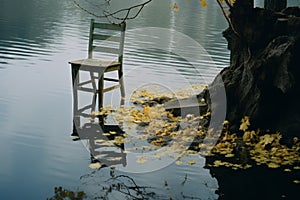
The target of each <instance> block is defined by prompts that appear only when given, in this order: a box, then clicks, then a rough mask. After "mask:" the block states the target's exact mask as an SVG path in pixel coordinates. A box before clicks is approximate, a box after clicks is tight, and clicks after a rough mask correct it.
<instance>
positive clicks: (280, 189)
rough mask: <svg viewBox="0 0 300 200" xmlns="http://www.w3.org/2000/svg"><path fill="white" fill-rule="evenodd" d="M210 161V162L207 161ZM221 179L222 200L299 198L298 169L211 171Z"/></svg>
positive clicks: (220, 197) (264, 168)
mask: <svg viewBox="0 0 300 200" xmlns="http://www.w3.org/2000/svg"><path fill="white" fill-rule="evenodd" d="M208 162H210V161H208ZM210 173H211V174H212V176H213V177H215V178H216V179H217V180H218V184H219V188H218V192H217V193H218V194H219V199H220V200H223V199H224V200H225V199H226V200H227V199H228V200H230V199H249V200H250V199H291V200H293V199H299V196H300V185H299V182H298V180H299V179H300V172H299V170H293V171H291V172H285V171H284V168H280V169H270V168H267V167H265V166H254V167H252V168H250V169H246V170H237V171H236V170H232V169H229V168H222V167H220V168H212V169H210Z"/></svg>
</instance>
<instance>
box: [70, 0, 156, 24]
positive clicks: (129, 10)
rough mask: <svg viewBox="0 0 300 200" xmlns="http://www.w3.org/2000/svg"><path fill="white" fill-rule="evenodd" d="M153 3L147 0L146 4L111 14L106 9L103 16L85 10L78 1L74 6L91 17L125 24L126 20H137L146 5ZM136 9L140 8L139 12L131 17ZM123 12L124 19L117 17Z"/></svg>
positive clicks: (107, 0)
mask: <svg viewBox="0 0 300 200" xmlns="http://www.w3.org/2000/svg"><path fill="white" fill-rule="evenodd" d="M85 1H86V2H88V1H87V0H85ZM151 1H152V0H147V1H145V2H144V3H140V4H137V5H134V6H131V7H129V8H123V9H120V10H117V11H114V12H110V11H108V10H106V9H104V10H103V11H102V14H101V15H98V14H95V13H93V12H91V11H89V10H88V9H86V8H84V7H83V6H81V5H80V4H79V3H78V2H77V0H73V2H74V4H75V5H76V6H77V7H79V8H80V9H81V10H83V11H85V12H87V13H89V14H90V15H93V16H95V17H98V18H106V19H107V20H108V21H110V19H109V18H113V19H116V20H119V21H121V22H120V23H123V22H125V21H126V20H130V19H135V18H136V17H137V16H138V15H139V14H140V13H141V11H142V9H143V8H144V7H145V5H147V4H149V3H150V2H151ZM106 2H107V6H109V2H110V0H106ZM88 3H90V2H88ZM90 4H91V5H93V4H92V3H90ZM103 5H104V4H103ZM93 6H95V7H99V6H98V5H93ZM135 8H138V11H137V12H136V13H135V14H134V15H132V16H130V12H131V11H132V10H133V9H135ZM122 12H125V13H126V14H125V16H124V17H118V16H117V15H118V14H120V13H122ZM110 22H111V21H110ZM111 23H113V22H111Z"/></svg>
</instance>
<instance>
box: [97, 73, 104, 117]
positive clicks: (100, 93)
mask: <svg viewBox="0 0 300 200" xmlns="http://www.w3.org/2000/svg"><path fill="white" fill-rule="evenodd" d="M103 90H104V74H103V73H102V72H101V73H99V80H98V91H97V93H98V111H101V109H102V108H103V96H104V94H103Z"/></svg>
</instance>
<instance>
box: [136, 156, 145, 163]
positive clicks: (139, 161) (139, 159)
mask: <svg viewBox="0 0 300 200" xmlns="http://www.w3.org/2000/svg"><path fill="white" fill-rule="evenodd" d="M146 161H147V160H145V159H144V158H143V157H142V156H138V157H137V159H136V162H137V163H140V164H142V163H145V162H146Z"/></svg>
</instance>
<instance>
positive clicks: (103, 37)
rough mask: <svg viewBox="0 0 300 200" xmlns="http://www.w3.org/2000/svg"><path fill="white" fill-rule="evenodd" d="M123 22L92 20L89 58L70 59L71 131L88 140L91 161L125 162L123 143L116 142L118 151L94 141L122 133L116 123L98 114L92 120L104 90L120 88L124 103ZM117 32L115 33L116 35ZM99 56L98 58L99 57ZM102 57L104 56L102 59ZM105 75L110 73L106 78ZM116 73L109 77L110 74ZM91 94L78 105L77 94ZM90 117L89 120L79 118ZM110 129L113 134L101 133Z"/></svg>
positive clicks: (110, 163) (102, 100)
mask: <svg viewBox="0 0 300 200" xmlns="http://www.w3.org/2000/svg"><path fill="white" fill-rule="evenodd" d="M125 28H126V24H125V23H121V24H107V23H97V22H95V21H94V19H92V20H91V25H90V35H89V45H88V58H86V59H81V60H75V61H71V62H69V63H70V64H71V68H72V83H73V133H72V135H77V136H78V137H79V138H80V139H81V140H87V141H88V142H89V148H90V152H91V157H92V162H94V161H95V159H98V160H99V161H101V162H104V164H106V165H112V164H117V163H120V164H123V165H124V166H125V165H126V154H124V153H123V150H124V144H116V145H115V147H117V148H119V150H121V152H118V153H117V152H115V151H112V150H109V149H112V147H111V146H109V145H105V142H104V144H101V143H97V142H96V141H97V140H98V141H99V140H102V141H103V140H107V141H108V140H112V139H114V138H115V137H116V136H122V135H123V133H124V132H123V131H122V129H121V128H120V127H119V126H118V125H106V124H105V123H104V117H105V116H103V115H102V116H100V115H98V116H97V118H98V122H95V121H96V120H95V116H94V115H92V114H93V113H94V112H95V111H101V109H102V108H103V106H104V105H103V104H104V93H106V92H109V91H112V90H115V89H119V88H120V92H121V105H122V104H124V99H125V89H124V82H123V78H122V76H123V49H124V38H125ZM116 33H117V34H116ZM100 56H101V59H99V57H100ZM103 58H104V59H103ZM84 75H85V76H84ZM107 75H110V76H109V77H108V76H107ZM113 75H114V76H116V77H117V78H115V77H112V76H113ZM86 94H90V96H91V104H89V105H85V106H82V107H80V98H79V97H80V96H82V95H86ZM97 99H98V101H97ZM87 118H90V122H87V123H85V124H83V123H82V122H81V121H82V120H84V119H87ZM109 132H112V133H114V135H111V136H104V135H103V134H104V133H109Z"/></svg>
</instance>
